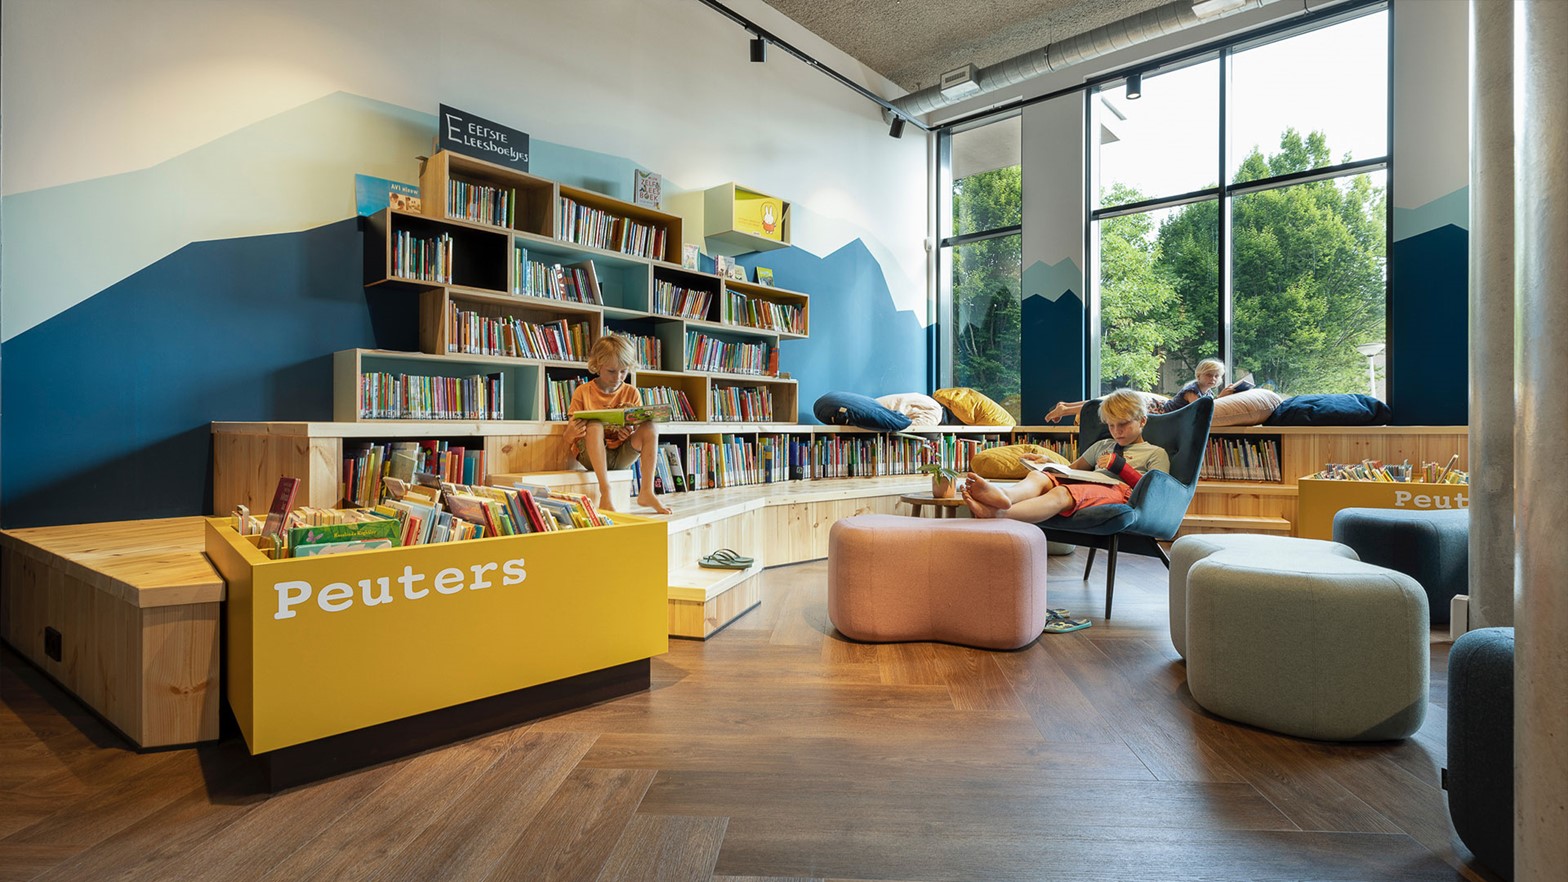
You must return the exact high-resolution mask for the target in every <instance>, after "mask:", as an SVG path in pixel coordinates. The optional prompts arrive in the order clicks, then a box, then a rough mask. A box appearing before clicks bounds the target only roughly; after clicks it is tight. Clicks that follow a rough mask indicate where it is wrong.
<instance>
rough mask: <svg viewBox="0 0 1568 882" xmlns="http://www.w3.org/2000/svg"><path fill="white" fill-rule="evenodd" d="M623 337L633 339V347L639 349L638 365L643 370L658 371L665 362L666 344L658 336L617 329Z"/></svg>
mask: <svg viewBox="0 0 1568 882" xmlns="http://www.w3.org/2000/svg"><path fill="white" fill-rule="evenodd" d="M616 333H619V334H620V335H621V336H622V337H625V338H626V339H627V340H629V341H631V344H632V348H634V349H636V350H637V367H638V368H639V369H641V370H647V371H656V370H658V369H659V365H661V364H663V363H664V361H663V358H664V346H663V345H662V344H661V343H660V342H659V338H658V337H651V336H644V335H642V334H628V333H624V332H620V331H617V332H616Z"/></svg>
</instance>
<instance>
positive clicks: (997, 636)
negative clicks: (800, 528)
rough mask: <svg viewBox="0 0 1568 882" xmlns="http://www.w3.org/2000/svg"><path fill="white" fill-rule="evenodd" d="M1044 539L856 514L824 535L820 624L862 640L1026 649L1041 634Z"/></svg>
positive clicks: (1015, 527)
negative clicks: (824, 617)
mask: <svg viewBox="0 0 1568 882" xmlns="http://www.w3.org/2000/svg"><path fill="white" fill-rule="evenodd" d="M1045 566H1046V541H1045V534H1044V533H1043V532H1041V531H1040V528H1039V527H1036V526H1034V525H1032V524H1021V523H1018V522H1017V521H1002V520H974V519H971V518H959V519H926V518H909V517H902V516H899V515H856V516H855V517H851V518H844V519H843V520H841V521H839V522H838V523H836V524H834V525H833V530H832V532H831V533H830V534H829V538H828V618H829V619H831V620H832V622H833V625H834V627H836V628H838V630H839V631H840V632H841V633H842V634H843V635H844V636H846V637H849V638H851V639H854V640H864V641H866V642H869V643H896V642H899V641H905V640H940V641H942V642H944V643H960V644H963V645H965V646H977V647H980V648H982V649H1017V648H1019V647H1021V646H1027V645H1028V644H1029V643H1031V642H1032V641H1034V639H1035V638H1036V637H1039V636H1040V632H1041V631H1042V630H1044V628H1045V617H1046V605H1045Z"/></svg>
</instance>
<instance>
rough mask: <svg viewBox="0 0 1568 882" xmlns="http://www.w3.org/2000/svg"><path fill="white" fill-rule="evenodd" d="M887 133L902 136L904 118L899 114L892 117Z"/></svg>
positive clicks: (890, 135) (896, 136)
mask: <svg viewBox="0 0 1568 882" xmlns="http://www.w3.org/2000/svg"><path fill="white" fill-rule="evenodd" d="M887 133H888V136H889V137H892V138H902V137H904V118H903V117H901V116H895V117H893V123H892V125H890V126H888V128H887Z"/></svg>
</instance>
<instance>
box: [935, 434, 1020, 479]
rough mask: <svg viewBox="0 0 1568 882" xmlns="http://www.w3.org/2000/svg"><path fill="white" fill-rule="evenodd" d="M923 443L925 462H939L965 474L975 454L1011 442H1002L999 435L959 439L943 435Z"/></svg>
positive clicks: (955, 436) (954, 436)
mask: <svg viewBox="0 0 1568 882" xmlns="http://www.w3.org/2000/svg"><path fill="white" fill-rule="evenodd" d="M925 443H926V445H927V450H928V454H927V457H928V458H927V459H926V460H925V462H939V463H942V464H943V465H946V466H949V467H951V468H954V469H957V470H958V471H960V472H967V471H969V469H970V467H971V466H972V465H973V463H974V458H975V454H977V453H979V452H980V451H982V450H985V449H986V448H988V447H1001V446H1003V445H1006V444H1011V443H1013V442H1012V441H1011V440H1010V439H1008V440H1004V439H1003V438H1002V436H1000V435H981V436H980V437H979V438H960V437H958V436H957V435H946V434H943V435H935V436H931V437H930V438H929V439H928V440H927V441H926V442H925Z"/></svg>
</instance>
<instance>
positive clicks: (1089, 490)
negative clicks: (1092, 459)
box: [1053, 479, 1132, 518]
mask: <svg viewBox="0 0 1568 882" xmlns="http://www.w3.org/2000/svg"><path fill="white" fill-rule="evenodd" d="M1053 480H1054V479H1053ZM1057 483H1058V484H1059V486H1062V487H1066V488H1067V492H1068V493H1070V494H1072V497H1073V504H1072V505H1070V506H1068V507H1067V508H1065V509H1063V510H1062V512H1061V513H1060V514H1058V515H1057V517H1062V518H1065V517H1067V516H1068V515H1071V514H1072V513H1074V512H1076V511H1078V510H1080V509H1085V508H1093V507H1094V506H1096V505H1126V504H1127V499H1128V498H1129V497H1130V496H1132V488H1131V487H1129V486H1127V485H1126V484H1120V483H1118V484H1085V483H1080V482H1078V481H1060V482H1057Z"/></svg>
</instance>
